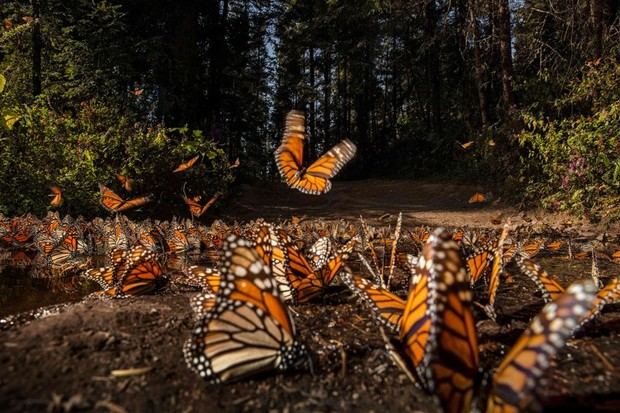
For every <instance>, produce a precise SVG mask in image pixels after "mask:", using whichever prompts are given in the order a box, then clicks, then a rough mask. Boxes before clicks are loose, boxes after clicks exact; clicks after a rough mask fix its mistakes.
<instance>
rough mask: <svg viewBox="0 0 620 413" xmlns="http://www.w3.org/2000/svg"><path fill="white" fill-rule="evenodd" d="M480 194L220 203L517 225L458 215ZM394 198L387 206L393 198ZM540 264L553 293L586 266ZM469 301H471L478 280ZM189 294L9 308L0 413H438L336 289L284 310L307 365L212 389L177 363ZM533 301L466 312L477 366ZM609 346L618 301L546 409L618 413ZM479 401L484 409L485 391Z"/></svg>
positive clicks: (526, 288)
mask: <svg viewBox="0 0 620 413" xmlns="http://www.w3.org/2000/svg"><path fill="white" fill-rule="evenodd" d="M481 189H484V188H475V187H463V186H459V185H451V184H443V183H428V182H427V183H415V182H404V183H403V182H400V183H393V182H382V181H372V182H368V181H367V182H363V183H358V182H351V183H342V184H336V187H335V188H334V190H333V192H332V193H330V194H328V195H327V196H326V197H324V198H318V197H316V198H315V197H307V196H300V195H298V194H297V193H294V192H290V191H286V192H284V191H283V190H282V188H280V187H274V188H267V189H259V188H253V187H243V188H242V191H241V194H240V195H239V196H237V197H236V198H235V200H234V201H233V202H232V204H231V205H232V206H234V208H233V207H229V208H227V211H228V217H227V218H228V219H233V218H235V219H249V218H253V217H259V216H264V217H267V218H270V219H276V218H284V217H290V216H291V215H296V216H308V217H313V218H317V217H322V218H347V219H356V218H357V217H358V216H359V215H360V214H362V215H364V216H365V217H369V218H373V219H375V220H377V221H378V222H381V220H380V219H379V218H380V217H381V216H382V215H384V214H386V213H388V214H391V215H392V217H394V216H395V214H397V213H398V212H399V211H403V212H404V215H405V224H406V225H407V224H409V223H412V222H416V223H418V222H425V223H429V224H433V225H437V224H441V225H450V226H456V225H463V224H467V225H470V226H474V225H475V226H493V225H492V224H491V223H490V221H491V219H493V218H495V217H497V216H498V215H501V214H503V215H504V216H514V217H515V219H516V218H520V219H522V218H523V215H522V214H521V213H520V212H519V211H517V210H516V209H514V208H512V207H506V206H502V205H501V203H498V204H496V205H492V204H489V205H486V206H482V207H480V206H479V207H475V208H472V207H470V206H469V205H468V204H467V199H468V197H469V196H470V195H471V193H472V192H473V191H478V190H481ZM395 199H397V200H398V202H397V203H394V202H392V201H394V200H395ZM534 215H535V214H532V215H530V216H534ZM527 217H528V216H527V215H526V218H527ZM536 219H539V218H536ZM540 219H541V220H545V219H546V218H545V217H544V216H543V217H540ZM549 219H551V217H549ZM588 225H590V224H588ZM589 230H590V231H594V229H592V227H590V229H589ZM549 260H551V261H549ZM537 261H539V260H538V259H537ZM539 262H541V263H542V264H543V266H544V267H545V268H548V267H555V270H557V271H559V272H560V273H561V277H559V280H560V282H561V283H562V284H563V285H565V286H566V285H568V284H569V283H570V282H571V281H573V280H575V279H577V278H583V276H584V274H586V275H587V273H588V272H587V271H589V263H574V262H573V263H570V262H568V261H567V260H565V259H563V258H559V257H555V258H547V259H545V260H541V261H539ZM508 270H509V271H513V272H516V270H515V269H514V268H508ZM601 271H602V273H603V274H606V275H609V276H612V275H616V274H617V266H612V265H611V264H608V263H602V264H601ZM554 272H556V271H554ZM397 275H400V273H399V274H397ZM396 281H398V280H396ZM603 281H608V278H606V279H604V280H603ZM476 293H477V296H478V297H482V296H483V294H484V286H480V288H479V289H478V290H477V291H476ZM192 294H194V293H192V292H178V291H176V292H172V291H168V292H165V293H163V294H161V295H157V296H148V297H138V298H132V299H125V300H98V299H92V298H89V299H84V300H82V301H81V302H79V303H73V304H64V305H57V306H52V307H46V308H45V309H43V310H38V311H35V312H26V313H21V314H19V315H16V316H13V317H10V318H9V320H8V321H9V322H7V320H5V321H4V322H3V323H0V329H1V330H2V331H0V411H2V412H24V411H26V412H30V411H32V412H41V411H50V412H79V411H98V412H115V413H118V412H156V411H157V412H159V411H161V412H208V411H209V412H210V411H223V412H232V411H251V412H275V411H283V412H284V411H285V412H305V411H313V412H314V411H325V412H327V411H330V412H331V411H368V412H389V411H423V412H437V411H438V409H437V407H436V405H435V404H434V402H433V400H432V399H431V398H430V397H429V396H427V395H426V394H425V393H424V392H422V391H420V390H418V389H417V388H416V387H415V386H413V385H412V384H411V383H410V382H409V381H408V379H407V378H406V377H405V375H404V374H402V373H400V371H399V370H398V369H397V368H396V367H394V366H393V364H392V363H391V361H390V359H389V358H388V356H387V355H386V354H385V351H384V345H383V341H382V338H381V336H380V333H379V330H378V329H377V327H376V325H375V324H374V323H373V322H372V320H371V318H370V315H369V313H368V311H367V309H366V308H365V307H364V306H363V305H362V304H359V303H358V302H357V300H356V298H355V297H354V296H353V295H352V294H351V293H350V292H349V291H348V290H347V289H346V288H344V287H343V286H341V285H338V284H336V285H334V286H333V287H331V288H330V289H329V291H328V293H327V294H325V295H324V296H323V297H321V298H319V299H318V300H317V301H315V302H313V303H309V304H306V305H301V306H297V307H295V308H294V311H295V314H294V318H295V322H296V325H297V329H298V331H299V335H300V337H301V339H302V341H304V342H305V343H306V344H307V346H308V347H309V348H310V349H311V351H312V354H313V369H312V371H311V370H309V369H302V370H300V371H296V372H292V373H289V374H273V375H267V376H264V377H257V378H253V379H249V380H244V381H242V382H238V383H233V384H229V385H223V386H215V385H209V384H206V383H204V382H203V381H202V380H201V379H199V377H198V376H196V375H195V374H194V373H193V372H192V371H190V370H189V369H188V368H187V367H186V366H185V363H184V361H183V356H182V345H183V342H184V341H185V340H186V339H187V337H188V336H189V333H190V329H191V328H192V325H193V320H192V313H191V310H190V308H189V298H190V297H191V296H192ZM542 306H543V301H542V298H541V297H540V295H539V294H538V293H537V292H536V289H535V287H534V285H532V284H531V283H530V282H528V281H527V279H526V278H524V277H522V276H516V275H515V276H514V281H513V282H512V283H510V284H504V285H502V286H501V288H500V290H499V293H498V302H497V308H498V313H499V316H498V321H497V323H495V322H493V321H491V320H489V319H487V318H486V317H485V316H484V314H483V313H482V312H479V311H478V310H477V309H476V313H475V315H476V317H477V320H478V323H477V326H478V334H479V341H480V350H481V354H480V359H481V368H482V369H483V370H484V371H485V372H489V371H491V370H492V369H493V368H495V367H497V365H498V364H499V363H500V362H501V359H502V357H503V356H504V355H505V354H506V352H507V351H508V350H509V348H510V346H511V345H512V343H514V341H515V340H516V339H517V337H518V336H519V334H520V333H521V332H522V331H523V330H524V329H525V328H526V327H527V325H528V323H529V320H531V318H532V317H533V316H534V315H535V314H536V313H537V312H538V311H540V309H541V308H542ZM619 344H620V306H617V305H616V306H610V307H609V308H606V310H605V311H604V312H603V314H602V315H601V316H600V317H599V318H598V319H597V320H596V321H594V322H593V323H591V324H589V325H588V326H587V327H586V328H585V329H584V330H583V331H582V332H581V333H579V334H578V335H577V336H576V337H575V338H574V339H573V340H571V341H570V342H569V345H567V346H566V347H565V348H564V349H563V350H562V351H561V353H560V355H559V356H558V357H557V358H556V360H555V361H554V363H553V364H552V366H551V367H550V369H549V370H548V371H547V372H546V373H545V376H544V379H543V380H542V382H541V385H539V386H537V394H538V398H539V403H540V405H541V406H543V407H544V409H545V411H558V412H560V411H562V412H567V411H574V412H583V411H619V410H620V346H619ZM136 368H146V370H143V372H142V374H137V375H129V376H127V375H125V374H127V373H126V372H123V371H121V372H118V371H117V370H126V369H136ZM487 381H488V380H487ZM479 395H480V396H479V398H480V400H479V402H480V406H483V405H484V401H485V397H486V389H485V388H484V386H483V388H482V389H481V390H480V391H479Z"/></svg>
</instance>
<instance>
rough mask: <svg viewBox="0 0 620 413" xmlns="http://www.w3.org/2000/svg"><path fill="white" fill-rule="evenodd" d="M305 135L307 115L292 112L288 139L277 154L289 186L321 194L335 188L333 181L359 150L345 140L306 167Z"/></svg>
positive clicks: (285, 138)
mask: <svg viewBox="0 0 620 413" xmlns="http://www.w3.org/2000/svg"><path fill="white" fill-rule="evenodd" d="M304 132H305V127H304V115H303V113H302V112H299V111H296V110H292V111H290V112H289V113H288V115H287V116H286V128H285V130H284V138H283V139H282V143H281V145H280V147H278V149H277V150H276V152H275V158H276V165H277V166H278V171H279V172H280V175H281V176H282V177H283V178H284V179H285V180H286V183H287V184H288V186H290V187H291V188H295V189H298V190H300V191H301V192H303V193H305V194H311V195H321V194H324V193H326V192H328V191H329V190H330V189H331V187H332V184H331V182H330V179H331V178H333V177H334V176H335V175H336V174H337V173H338V172H339V171H340V169H342V167H343V166H344V165H345V164H346V163H347V162H349V161H350V160H351V159H352V158H353V156H355V152H356V150H357V147H356V146H355V144H353V142H351V141H350V140H348V139H345V140H343V141H341V142H340V143H339V144H338V145H336V146H334V147H333V148H331V149H330V150H329V151H327V152H326V153H325V154H324V155H323V156H321V157H320V158H319V159H317V160H316V161H315V162H314V163H312V164H311V165H310V166H308V167H307V168H306V167H303V155H304V139H305V137H304Z"/></svg>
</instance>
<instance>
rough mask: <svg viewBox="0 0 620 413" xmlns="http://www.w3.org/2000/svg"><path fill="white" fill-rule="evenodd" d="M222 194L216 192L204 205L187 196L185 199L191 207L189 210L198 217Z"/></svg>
mask: <svg viewBox="0 0 620 413" xmlns="http://www.w3.org/2000/svg"><path fill="white" fill-rule="evenodd" d="M221 196H222V194H221V193H219V192H216V193H215V194H214V195H213V196H212V197H211V199H210V200H209V201H207V203H206V204H205V205H204V206H201V205H200V204H199V203H198V202H197V201H196V200H194V199H192V198H187V197H185V196H184V197H183V201H185V204H187V206H188V207H189V212H190V213H191V214H192V215H193V216H195V217H196V218H200V217H201V216H202V215H203V214H204V213H205V212H207V210H208V209H209V208H210V207H211V206H212V205H213V204H214V203H215V202H216V201H217V200H218V199H219V198H220V197H221Z"/></svg>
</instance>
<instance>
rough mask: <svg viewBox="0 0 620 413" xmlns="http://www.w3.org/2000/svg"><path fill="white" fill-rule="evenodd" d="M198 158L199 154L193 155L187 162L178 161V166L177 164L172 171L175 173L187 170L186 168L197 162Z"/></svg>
mask: <svg viewBox="0 0 620 413" xmlns="http://www.w3.org/2000/svg"><path fill="white" fill-rule="evenodd" d="M198 159H200V155H196V156H194V157H193V158H191V159H190V160H189V161H187V162H182V163H180V164H179V166H177V167H176V169H175V170H174V171H172V172H174V173H176V172H184V171H187V170H188V169H190V168H192V167H193V166H194V165H195V164H196V162H198Z"/></svg>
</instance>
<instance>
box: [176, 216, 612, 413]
mask: <svg viewBox="0 0 620 413" xmlns="http://www.w3.org/2000/svg"><path fill="white" fill-rule="evenodd" d="M422 230H423V231H420V230H419V229H416V231H413V232H411V233H410V234H411V236H412V238H415V239H416V240H419V243H420V245H419V246H420V248H419V253H418V254H417V255H406V254H405V255H402V257H403V260H402V261H403V262H405V263H406V264H405V269H406V272H407V273H408V277H407V280H408V281H407V291H408V292H407V295H406V298H401V297H400V296H399V295H397V293H396V292H395V291H391V288H390V287H389V285H390V282H389V281H386V280H385V275H386V274H385V272H386V271H384V270H385V269H386V268H387V269H388V271H389V275H388V280H389V279H390V276H391V274H392V273H393V271H394V267H395V265H396V262H397V258H396V257H397V255H399V254H398V253H397V252H396V245H397V244H398V239H399V234H400V232H401V219H400V218H399V221H398V223H397V225H396V229H395V233H394V236H393V237H389V238H388V237H383V236H379V237H376V236H373V235H377V233H378V234H380V235H386V234H385V231H377V232H375V234H373V231H372V230H371V229H370V228H369V227H368V225H366V224H365V223H364V222H362V235H360V236H356V237H354V238H352V239H351V241H350V242H349V243H347V244H343V245H342V246H340V247H339V248H338V249H337V250H336V251H337V252H336V253H335V254H334V248H333V243H334V242H333V240H332V239H330V238H329V237H321V238H319V239H318V240H316V241H315V242H314V244H312V246H311V247H310V248H309V249H308V250H307V253H306V254H303V253H302V252H301V251H300V250H299V248H298V247H297V243H296V242H295V241H293V240H292V238H291V236H290V235H289V233H288V231H286V230H284V229H283V228H279V227H276V226H273V225H261V226H259V227H258V228H257V229H256V231H255V232H254V233H253V234H249V235H250V237H248V238H246V239H243V238H239V237H238V236H237V235H231V236H230V237H228V238H227V239H226V241H225V242H224V243H223V254H222V256H221V260H220V263H219V266H218V267H216V268H208V267H193V268H192V269H191V270H190V271H191V272H192V276H193V277H194V279H195V280H202V281H199V282H196V285H197V286H200V288H202V292H201V293H199V294H197V295H196V296H194V297H193V298H192V299H191V306H192V309H193V311H194V314H195V319H196V326H195V328H194V329H193V331H192V334H191V337H190V339H189V340H188V341H187V342H186V344H185V346H184V355H185V359H186V362H187V364H188V365H189V367H190V368H191V369H192V370H193V371H195V372H196V373H197V374H198V375H200V376H201V377H202V378H204V379H206V380H208V381H210V382H213V383H222V382H230V381H233V380H238V379H241V378H244V377H247V376H250V375H255V374H258V373H263V372H265V371H269V370H275V371H284V370H288V369H291V368H294V367H299V366H301V365H303V364H307V363H310V360H311V357H310V355H309V353H310V349H309V348H307V347H306V346H305V345H304V344H303V343H301V342H300V341H299V339H298V338H297V337H296V330H295V326H294V322H293V317H292V315H291V314H292V311H291V308H290V307H289V306H295V305H297V304H300V303H305V302H309V301H312V299H313V298H316V297H317V296H319V295H321V294H322V293H323V292H324V291H325V289H326V288H327V286H329V285H330V283H332V282H333V281H334V279H335V278H340V279H341V281H342V282H343V283H344V284H345V285H347V286H348V287H349V288H350V289H351V291H352V292H353V293H354V294H356V295H357V296H359V298H360V301H361V302H363V303H365V304H366V305H367V307H368V310H369V313H370V314H371V315H372V318H373V319H374V320H375V321H376V322H377V326H378V328H379V329H381V333H382V334H383V336H384V338H385V341H386V349H387V352H388V353H389V354H390V356H392V358H393V359H394V361H395V363H396V364H397V365H398V366H399V367H400V368H402V369H403V370H404V371H405V373H406V374H407V376H408V377H409V378H410V379H411V380H412V381H413V382H414V383H416V385H418V386H420V387H421V388H423V389H424V390H426V391H427V392H429V393H430V394H433V395H435V396H436V397H437V399H438V402H439V404H440V406H441V407H442V409H443V410H444V411H446V412H464V411H470V409H471V407H472V405H473V403H474V401H475V399H476V396H477V395H478V392H479V387H480V384H481V380H480V372H479V364H480V363H479V348H478V342H477V333H476V326H475V319H474V312H473V308H472V303H473V300H474V290H473V289H472V286H473V285H474V284H475V283H476V282H477V281H479V280H480V279H482V277H483V276H484V277H486V276H487V273H488V272H490V273H491V274H493V273H497V274H498V275H497V276H499V277H503V276H505V271H504V264H503V262H500V264H498V263H497V262H498V261H497V260H498V259H503V257H504V256H505V254H508V255H510V254H512V256H513V257H517V258H515V260H516V261H517V263H518V266H519V267H520V268H522V272H523V273H524V274H525V275H527V276H528V277H529V278H532V279H534V280H536V283H537V285H538V286H539V288H541V290H542V291H543V292H544V293H543V298H544V299H545V301H548V303H547V305H546V306H545V307H544V308H543V310H542V311H541V312H540V314H538V315H537V316H536V317H535V318H534V319H533V320H532V322H531V324H530V327H529V328H528V329H527V330H526V331H525V332H524V333H523V334H522V336H521V337H520V338H519V339H518V341H517V343H516V344H515V345H514V347H513V349H512V350H511V351H510V352H509V353H508V355H507V356H506V357H505V358H504V360H503V361H502V363H501V365H500V366H499V367H498V369H497V370H496V371H495V373H494V375H493V379H492V388H491V390H490V396H489V398H488V401H487V411H488V412H504V411H520V410H521V409H523V408H525V407H527V405H528V404H529V403H530V402H531V401H532V399H533V397H534V388H535V386H536V383H537V380H538V379H539V378H540V377H541V376H542V374H543V372H544V371H545V369H546V367H547V366H548V364H549V362H550V360H551V358H553V357H554V356H555V355H556V354H557V352H558V351H559V349H560V348H562V346H563V345H564V344H565V342H566V341H567V340H568V339H569V337H571V336H572V335H573V334H574V332H575V331H576V330H577V329H578V328H579V327H581V326H582V325H584V324H585V323H586V322H587V321H589V320H591V319H592V318H593V317H594V316H595V315H596V314H598V312H600V310H601V308H602V307H603V306H604V305H605V304H607V303H610V302H613V301H617V300H618V299H620V283H619V280H618V279H614V280H613V281H611V282H610V283H609V284H608V285H607V286H606V287H605V288H602V289H600V290H599V289H598V287H597V286H596V284H595V280H591V279H586V280H582V281H578V282H575V283H573V284H572V285H571V286H569V287H568V288H567V289H564V288H562V287H561V286H560V285H559V283H557V282H555V281H554V280H553V279H552V277H550V276H549V275H548V274H547V273H546V272H545V271H544V270H542V268H541V267H540V266H538V265H537V264H535V263H534V262H532V261H531V256H533V255H535V254H536V253H537V252H539V251H540V250H541V248H542V247H541V246H538V247H537V251H534V250H533V249H534V246H533V243H530V242H527V243H515V247H514V251H513V252H512V253H509V252H508V250H510V249H512V247H511V246H508V245H505V244H507V243H506V240H507V238H508V228H505V229H504V231H502V233H501V234H500V235H499V237H494V238H495V239H494V240H493V241H492V240H488V241H485V244H488V245H490V244H493V245H494V247H493V248H492V249H490V247H485V248H486V250H487V251H491V255H490V256H491V257H492V259H491V260H490V261H489V260H487V259H486V258H485V259H484V260H483V261H485V262H491V265H488V269H489V271H486V270H485V269H484V268H480V265H482V264H480V262H482V261H481V260H479V259H476V258H475V256H479V255H480V254H481V251H482V250H483V249H485V248H481V246H480V245H476V244H477V242H482V240H483V239H484V238H485V236H483V234H480V233H478V232H467V231H462V230H458V231H454V232H449V231H447V230H445V229H442V228H439V229H436V230H435V231H432V232H428V233H426V229H424V228H422ZM345 232H346V229H345ZM381 232H383V234H381ZM414 234H415V235H414ZM472 234H476V235H472ZM420 235H422V238H423V240H421V239H419V238H418V237H419V236H420ZM477 237H480V238H477ZM302 243H305V242H303V240H302ZM336 244H337V243H336ZM356 246H359V248H358V250H361V251H362V252H366V251H369V252H370V255H371V259H372V262H373V264H374V268H373V265H372V264H370V263H369V262H368V260H366V258H365V257H364V255H362V254H361V253H360V256H359V258H360V261H361V262H362V263H363V266H364V267H366V268H368V269H369V271H368V272H369V274H368V275H370V278H368V277H367V276H363V275H361V273H358V274H355V273H354V272H353V271H351V269H350V268H349V267H348V265H347V257H348V256H349V255H350V253H351V252H352V251H353V249H354V248H355V247H356ZM554 247H555V245H552V246H551V248H554ZM388 248H390V249H391V253H390V255H389V258H388V261H387V262H388V265H387V267H386V266H385V265H384V263H385V262H386V255H387V254H385V251H386V250H387V249H388ZM381 249H383V252H384V253H381ZM498 251H501V253H498ZM380 256H381V258H380ZM498 257H501V258H498ZM593 262H595V261H593ZM379 263H382V264H379ZM486 267H487V266H486V265H485V268H486ZM473 273H475V274H477V277H478V278H477V279H476V280H473V278H472V274H473ZM597 277H598V274H596V275H593V278H595V279H597ZM490 283H491V282H490ZM495 288H496V287H495ZM384 328H385V329H388V330H389V333H390V334H392V337H388V335H387V334H386V333H385V332H384V331H383V329H384Z"/></svg>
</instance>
